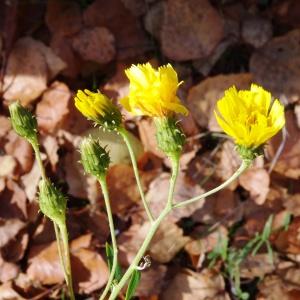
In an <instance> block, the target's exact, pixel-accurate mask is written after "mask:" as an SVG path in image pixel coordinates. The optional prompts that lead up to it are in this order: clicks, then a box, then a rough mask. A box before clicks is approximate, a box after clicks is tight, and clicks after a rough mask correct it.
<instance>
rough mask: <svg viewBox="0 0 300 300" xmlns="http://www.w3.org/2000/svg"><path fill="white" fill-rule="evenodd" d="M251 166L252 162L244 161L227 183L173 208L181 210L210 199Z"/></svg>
mask: <svg viewBox="0 0 300 300" xmlns="http://www.w3.org/2000/svg"><path fill="white" fill-rule="evenodd" d="M250 165H251V161H246V160H243V162H242V164H241V166H240V167H239V168H238V170H237V171H236V172H235V173H234V174H233V175H232V176H231V177H230V178H229V179H227V180H226V181H224V182H223V183H222V184H220V185H219V186H217V187H216V188H214V189H212V190H210V191H208V192H207V193H204V194H202V195H199V196H196V197H194V198H191V199H189V200H186V201H183V202H180V203H177V204H175V205H174V206H173V207H174V208H179V207H183V206H187V205H189V204H191V203H194V202H196V201H198V200H200V199H203V198H205V197H208V196H210V195H212V194H214V193H216V192H218V191H220V190H222V189H224V188H225V187H226V186H228V185H229V184H230V183H232V182H233V181H234V180H236V179H237V178H238V177H239V176H240V175H241V174H242V173H243V172H244V171H245V170H246V169H248V167H249V166H250Z"/></svg>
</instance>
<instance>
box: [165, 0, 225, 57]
mask: <svg viewBox="0 0 300 300" xmlns="http://www.w3.org/2000/svg"><path fill="white" fill-rule="evenodd" d="M208 31H210V34H207V32H208ZM222 38H223V21H222V19H221V17H220V15H219V14H218V12H217V11H216V10H215V9H214V8H213V7H212V6H211V4H210V3H209V1H207V0H188V1H187V0H176V1H175V0H168V1H166V3H165V6H164V18H163V23H162V30H161V44H162V52H163V53H164V55H166V56H167V57H169V58H171V59H173V60H176V61H185V60H191V59H197V58H201V57H206V56H208V55H209V54H210V53H211V52H212V51H213V50H214V48H215V47H216V46H217V44H218V43H219V42H220V41H221V39H222Z"/></svg>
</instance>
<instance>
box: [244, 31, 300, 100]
mask: <svg viewBox="0 0 300 300" xmlns="http://www.w3.org/2000/svg"><path fill="white" fill-rule="evenodd" d="M250 71H251V73H253V78H254V81H255V82H257V83H259V84H261V85H262V86H263V87H264V88H266V89H268V90H270V91H272V92H273V93H274V96H278V97H279V96H280V95H285V96H286V97H287V101H288V102H289V103H293V102H295V101H297V100H298V99H299V96H300V29H296V30H293V31H290V32H288V33H287V34H285V35H283V36H279V37H275V38H273V39H272V40H270V41H269V42H268V43H266V44H265V45H264V46H263V47H261V48H260V49H258V50H257V51H256V52H255V53H254V54H253V56H252V57H251V59H250Z"/></svg>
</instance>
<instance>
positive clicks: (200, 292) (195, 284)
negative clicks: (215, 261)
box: [161, 270, 230, 300]
mask: <svg viewBox="0 0 300 300" xmlns="http://www.w3.org/2000/svg"><path fill="white" fill-rule="evenodd" d="M161 299H162V300H170V299H172V300H191V299H197V300H229V299H230V297H229V295H228V294H227V293H226V291H225V283H224V279H223V277H222V275H221V274H214V273H213V272H211V271H208V270H204V271H202V272H201V273H195V272H192V271H188V272H186V273H179V274H177V275H176V276H175V278H174V279H173V280H172V282H171V283H170V285H169V286H168V287H167V288H166V289H165V291H164V292H163V293H162V296H161Z"/></svg>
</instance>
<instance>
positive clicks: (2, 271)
mask: <svg viewBox="0 0 300 300" xmlns="http://www.w3.org/2000/svg"><path fill="white" fill-rule="evenodd" d="M19 272H20V268H19V267H18V266H17V265H16V264H14V263H11V262H7V261H4V260H3V259H2V258H1V257H0V281H1V282H3V283H5V282H8V281H11V280H13V279H15V278H16V277H17V276H18V274H19ZM0 295H3V294H2V291H1V286H0ZM0 299H2V298H1V296H0Z"/></svg>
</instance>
